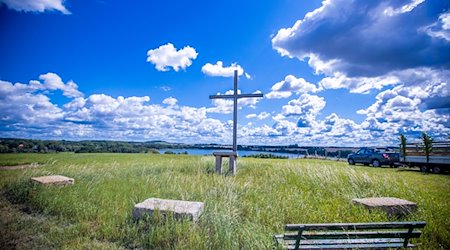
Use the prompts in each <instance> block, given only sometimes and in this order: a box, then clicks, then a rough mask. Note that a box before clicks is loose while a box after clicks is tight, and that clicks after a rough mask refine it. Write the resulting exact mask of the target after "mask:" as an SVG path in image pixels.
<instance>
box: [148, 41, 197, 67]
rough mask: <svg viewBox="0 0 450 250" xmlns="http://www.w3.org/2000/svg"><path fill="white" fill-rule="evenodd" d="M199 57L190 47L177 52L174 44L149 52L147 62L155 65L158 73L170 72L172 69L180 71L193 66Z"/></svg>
mask: <svg viewBox="0 0 450 250" xmlns="http://www.w3.org/2000/svg"><path fill="white" fill-rule="evenodd" d="M197 55H198V53H197V52H196V51H195V49H194V48H192V47H190V46H185V47H184V48H182V49H179V50H177V49H176V48H175V47H174V46H173V44H171V43H168V44H165V45H161V46H159V48H157V49H151V50H149V51H147V62H150V63H153V64H154V65H155V68H156V69H157V70H158V71H169V68H170V67H171V68H172V69H173V70H175V71H178V70H180V69H183V70H184V69H186V68H187V67H189V66H191V64H192V60H195V59H196V58H197Z"/></svg>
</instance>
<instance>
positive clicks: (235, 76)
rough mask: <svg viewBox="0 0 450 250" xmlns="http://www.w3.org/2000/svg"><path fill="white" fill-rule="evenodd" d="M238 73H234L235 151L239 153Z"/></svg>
mask: <svg viewBox="0 0 450 250" xmlns="http://www.w3.org/2000/svg"><path fill="white" fill-rule="evenodd" d="M237 81H238V71H237V70H235V71H234V114H233V151H234V152H237V109H238V107H237V101H238V89H237Z"/></svg>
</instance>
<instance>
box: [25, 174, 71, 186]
mask: <svg viewBox="0 0 450 250" xmlns="http://www.w3.org/2000/svg"><path fill="white" fill-rule="evenodd" d="M31 180H33V181H34V182H36V183H39V184H41V185H46V186H65V185H73V184H74V183H75V180H74V179H73V178H69V177H66V176H62V175H48V176H40V177H33V178H31Z"/></svg>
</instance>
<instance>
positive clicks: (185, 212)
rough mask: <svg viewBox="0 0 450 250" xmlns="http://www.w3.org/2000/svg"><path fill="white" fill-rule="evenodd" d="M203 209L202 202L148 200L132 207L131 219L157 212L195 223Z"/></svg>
mask: <svg viewBox="0 0 450 250" xmlns="http://www.w3.org/2000/svg"><path fill="white" fill-rule="evenodd" d="M203 208H204V203H203V202H197V201H182V200H165V199H158V198H149V199H147V200H145V201H143V202H141V203H138V204H136V205H135V206H134V209H133V218H134V219H136V220H138V219H141V218H142V217H144V216H145V215H150V216H151V215H152V214H153V213H154V212H155V211H157V210H158V211H159V213H160V214H163V215H167V214H169V213H171V214H173V216H174V218H176V219H188V220H192V221H194V222H196V221H198V218H199V217H200V215H201V214H202V213H203Z"/></svg>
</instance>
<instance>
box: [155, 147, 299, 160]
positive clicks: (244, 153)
mask: <svg viewBox="0 0 450 250" xmlns="http://www.w3.org/2000/svg"><path fill="white" fill-rule="evenodd" d="M166 151H172V152H174V153H176V154H180V153H184V152H187V153H188V154H190V155H212V154H213V152H216V151H231V150H224V149H221V150H219V149H198V148H187V149H160V150H159V153H160V154H164V153H165V152H166ZM255 154H273V155H279V156H287V157H289V158H303V157H304V155H302V154H300V155H299V154H289V153H275V152H267V151H250V150H238V155H239V156H241V157H242V156H248V155H255Z"/></svg>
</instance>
